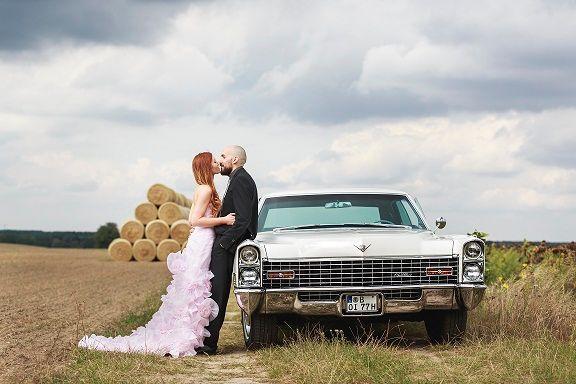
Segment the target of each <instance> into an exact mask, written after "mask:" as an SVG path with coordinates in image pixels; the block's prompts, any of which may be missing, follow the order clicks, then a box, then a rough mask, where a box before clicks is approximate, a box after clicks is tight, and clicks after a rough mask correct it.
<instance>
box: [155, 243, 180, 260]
mask: <svg viewBox="0 0 576 384" xmlns="http://www.w3.org/2000/svg"><path fill="white" fill-rule="evenodd" d="M180 249H181V248H180V243H179V242H177V241H176V240H174V239H164V240H162V241H161V242H160V244H158V248H157V250H156V256H157V257H158V260H160V261H166V259H167V258H168V255H169V254H171V253H173V252H179V251H180Z"/></svg>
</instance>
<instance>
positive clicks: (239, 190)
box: [220, 180, 254, 250]
mask: <svg viewBox="0 0 576 384" xmlns="http://www.w3.org/2000/svg"><path fill="white" fill-rule="evenodd" d="M231 192H232V198H233V199H234V208H235V209H236V212H235V213H236V221H235V222H234V225H233V226H232V227H230V228H228V229H227V230H226V232H224V234H223V235H222V237H221V238H220V246H221V247H222V248H224V249H226V250H230V248H232V246H233V245H234V244H235V243H236V241H237V240H238V239H239V238H240V236H242V235H243V234H244V233H246V231H247V230H248V226H249V225H250V222H251V220H252V209H251V208H252V204H251V202H252V198H253V194H254V191H252V188H251V185H250V183H247V182H246V181H245V180H238V182H237V183H236V185H234V188H233V189H232V191H231Z"/></svg>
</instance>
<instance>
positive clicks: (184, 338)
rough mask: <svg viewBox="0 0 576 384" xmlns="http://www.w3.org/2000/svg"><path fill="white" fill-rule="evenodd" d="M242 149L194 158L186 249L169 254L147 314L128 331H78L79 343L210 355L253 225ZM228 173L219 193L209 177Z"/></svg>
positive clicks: (254, 207)
mask: <svg viewBox="0 0 576 384" xmlns="http://www.w3.org/2000/svg"><path fill="white" fill-rule="evenodd" d="M246 160H247V157H246V151H245V150H244V148H242V147H240V146H238V145H231V146H229V147H226V148H225V149H224V150H223V151H222V154H221V155H220V156H218V158H216V157H214V156H213V155H212V154H211V153H210V152H202V153H199V154H198V155H196V156H195V157H194V160H193V161H192V171H193V174H194V178H195V180H196V183H197V184H198V188H196V191H195V192H194V198H193V203H192V209H191V210H190V216H189V222H190V225H191V226H192V227H193V230H192V231H191V232H190V235H189V237H188V243H187V244H186V247H185V248H184V249H183V250H181V251H178V252H174V253H171V254H170V255H168V258H167V266H168V269H169V270H170V272H171V273H172V281H171V282H170V284H169V285H168V287H167V289H166V294H165V295H162V297H161V300H162V304H161V305H160V308H159V309H158V311H157V312H156V313H154V315H153V316H152V319H151V320H150V321H149V322H148V323H147V324H146V325H144V326H140V327H138V328H137V329H135V330H133V331H132V333H131V334H130V335H127V336H116V337H105V336H100V335H95V334H92V335H90V336H88V335H86V336H84V337H83V338H82V339H81V340H80V342H79V343H78V346H79V347H81V348H87V349H96V350H100V351H117V352H138V353H151V354H157V355H161V356H171V357H173V358H176V357H180V356H192V355H195V354H197V353H201V354H206V355H214V354H216V351H217V349H218V339H219V336H220V329H221V328H222V324H223V323H224V316H225V314H226V303H227V302H228V297H229V295H230V285H231V282H232V281H231V280H232V268H233V265H234V256H235V253H236V248H237V246H238V245H239V244H240V243H241V242H242V241H244V240H246V239H254V238H255V237H256V232H257V223H258V191H257V189H256V183H255V182H254V180H253V179H252V177H251V176H250V174H249V173H248V172H247V171H246V170H245V169H244V164H246ZM218 173H220V174H221V175H223V176H228V177H229V182H228V187H227V189H226V192H225V193H224V196H223V198H222V199H220V197H219V196H218V192H217V191H216V188H215V186H214V175H215V174H218Z"/></svg>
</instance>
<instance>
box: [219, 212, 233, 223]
mask: <svg viewBox="0 0 576 384" xmlns="http://www.w3.org/2000/svg"><path fill="white" fill-rule="evenodd" d="M235 222H236V214H235V213H229V214H227V215H226V216H224V217H223V218H222V224H224V225H234V223H235Z"/></svg>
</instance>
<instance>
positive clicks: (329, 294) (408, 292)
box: [298, 288, 422, 302]
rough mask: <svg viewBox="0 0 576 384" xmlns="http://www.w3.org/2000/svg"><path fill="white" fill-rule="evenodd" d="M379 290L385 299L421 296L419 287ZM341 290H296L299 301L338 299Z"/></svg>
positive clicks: (405, 298)
mask: <svg viewBox="0 0 576 384" xmlns="http://www.w3.org/2000/svg"><path fill="white" fill-rule="evenodd" d="M378 292H381V293H382V294H383V295H384V298H385V299H386V300H419V299H420V298H421V297H422V289H420V288H403V289H385V290H382V291H378ZM342 293H343V292H337V291H314V292H298V300H300V301H304V302H307V301H338V299H339V298H340V295H341V294H342Z"/></svg>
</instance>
